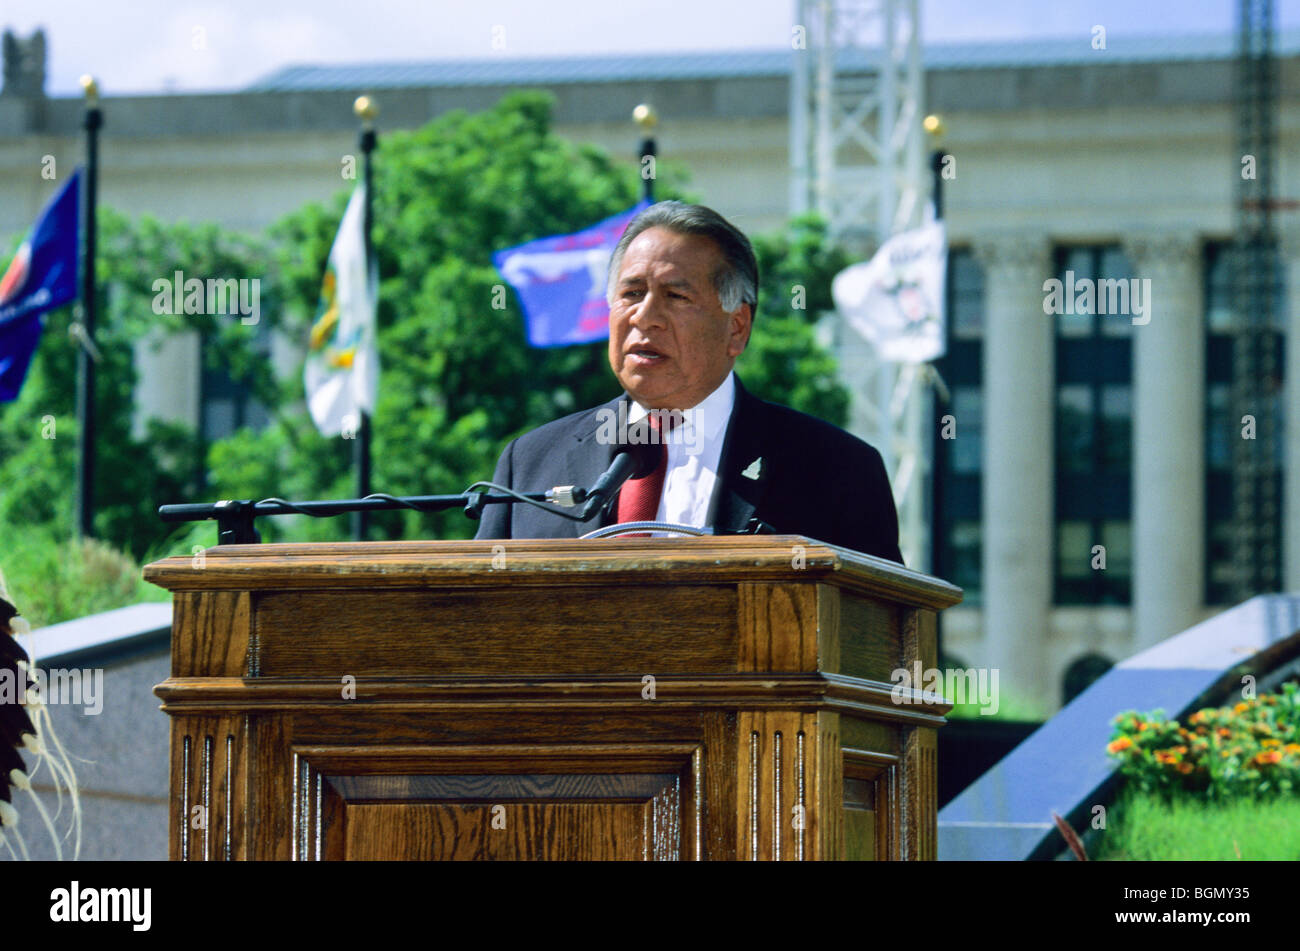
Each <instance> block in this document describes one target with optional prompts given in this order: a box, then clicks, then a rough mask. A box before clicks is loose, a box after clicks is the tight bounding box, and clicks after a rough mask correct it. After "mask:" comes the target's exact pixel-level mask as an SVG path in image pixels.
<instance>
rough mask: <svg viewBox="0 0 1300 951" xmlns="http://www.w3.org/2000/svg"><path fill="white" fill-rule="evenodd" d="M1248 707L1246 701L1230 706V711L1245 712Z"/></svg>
mask: <svg viewBox="0 0 1300 951" xmlns="http://www.w3.org/2000/svg"><path fill="white" fill-rule="evenodd" d="M1249 709H1250V704H1248V703H1239V704H1237V705H1236V706H1235V707H1233V708H1232V712H1233V713H1245V712H1246V711H1247V710H1249Z"/></svg>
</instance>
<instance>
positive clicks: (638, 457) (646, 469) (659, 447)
mask: <svg viewBox="0 0 1300 951" xmlns="http://www.w3.org/2000/svg"><path fill="white" fill-rule="evenodd" d="M663 452H664V447H663V437H662V435H661V434H660V432H659V431H658V430H657V429H653V428H652V427H651V426H650V424H649V423H648V422H646V420H644V419H643V420H640V421H639V422H636V423H633V424H631V425H630V426H628V427H627V439H626V440H624V441H623V442H620V443H619V444H618V448H617V449H616V450H615V451H614V455H616V456H617V455H619V454H621V453H627V454H628V455H629V456H631V457H632V463H633V469H632V474H631V475H630V476H628V478H629V479H644V478H645V477H646V476H648V475H649V474H650V473H652V472H654V471H655V469H657V468H659V460H660V458H662V456H663Z"/></svg>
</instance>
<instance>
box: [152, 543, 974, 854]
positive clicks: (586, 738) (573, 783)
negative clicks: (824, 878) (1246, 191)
mask: <svg viewBox="0 0 1300 951" xmlns="http://www.w3.org/2000/svg"><path fill="white" fill-rule="evenodd" d="M792 545H793V546H802V551H801V552H800V555H799V558H798V559H797V561H798V563H797V565H796V564H792V562H791V557H790V555H791V550H792ZM504 549H505V550H504V556H505V557H504V561H501V560H500V559H498V564H497V565H496V566H493V565H491V564H488V563H486V559H487V558H489V557H490V555H491V554H494V553H493V552H492V546H491V545H485V544H484V543H474V542H454V543H452V542H428V543H422V542H415V543H375V544H370V543H367V544H352V543H340V544H331V545H265V546H220V547H219V548H217V549H212V550H210V551H208V552H207V553H206V557H205V563H204V567H203V568H202V569H198V568H196V567H195V566H194V565H193V564H192V563H191V562H190V560H189V559H168V560H165V561H163V562H159V563H157V564H155V565H152V566H150V568H149V569H148V571H147V574H148V575H149V576H150V577H151V580H154V581H157V582H159V583H164V584H167V585H169V586H171V587H172V588H173V589H174V590H175V592H176V613H175V622H174V628H173V654H172V675H171V677H169V678H168V680H167V681H165V682H164V683H163V684H160V685H159V686H158V687H157V688H156V690H155V692H156V693H157V694H158V696H159V697H160V698H161V699H162V700H163V709H164V710H165V711H166V712H167V713H168V714H169V715H171V716H172V718H173V721H172V723H173V740H172V758H171V784H172V808H171V809H170V810H169V811H170V813H171V816H170V820H169V822H170V831H171V836H172V842H171V854H172V856H173V858H187V859H223V858H227V857H229V858H253V859H267V860H279V861H284V860H292V859H297V860H302V861H311V860H342V859H347V858H363V857H365V858H408V859H430V858H440V859H461V858H475V859H524V860H533V859H536V860H550V859H557V858H579V859H592V858H619V859H623V858H635V859H642V860H676V859H723V860H730V859H739V858H755V859H779V860H799V859H835V858H842V857H845V856H856V855H867V854H874V855H875V856H876V857H879V858H901V857H933V833H934V810H933V796H934V783H933V778H934V764H933V748H934V742H933V740H934V732H935V729H936V728H938V727H939V726H941V725H942V724H943V722H944V720H943V715H944V713H946V712H947V710H948V706H947V705H946V704H945V703H943V702H940V701H939V700H937V699H934V698H924V697H919V696H910V695H909V696H908V697H907V698H906V701H905V702H902V703H899V702H895V701H896V698H895V696H894V693H893V691H892V689H891V688H892V684H891V683H890V681H889V673H890V672H891V671H892V669H893V668H894V667H896V666H898V665H899V664H901V662H902V661H903V660H904V658H905V657H910V656H914V657H917V658H927V657H929V656H930V655H932V653H933V650H932V645H933V618H934V611H935V610H937V609H939V608H941V607H942V606H944V605H946V604H949V603H952V602H953V600H955V599H956V598H957V597H959V596H960V592H958V591H957V590H956V589H953V588H952V587H951V586H948V585H945V584H944V583H943V582H940V581H938V580H937V579H929V578H926V577H925V576H921V575H917V574H916V573H914V572H907V571H905V570H903V569H900V568H898V566H895V565H891V564H890V563H887V562H882V561H880V560H879V559H873V558H867V557H866V556H861V555H858V554H857V553H853V552H847V551H845V550H841V549H834V548H831V547H830V546H824V545H820V544H819V543H815V542H808V540H807V539H800V538H798V537H789V538H780V537H775V536H760V537H752V538H718V539H694V540H689V543H688V544H680V543H679V540H659V539H623V540H617V541H612V542H611V541H603V542H579V541H575V540H556V541H548V542H537V543H534V542H509V543H506V544H505V545H504ZM495 554H497V555H500V554H502V553H501V551H500V550H498V551H497V552H496V553H495ZM651 678H653V679H652V680H651ZM927 744H928V746H927ZM927 749H928V750H929V751H930V753H929V754H927V753H926V750H927ZM927 755H928V756H929V758H928V759H927ZM864 783H865V784H867V785H866V786H864V785H863V784H864ZM855 797H856V798H855ZM927 797H928V800H929V801H928V807H927V802H926V801H925V800H926V799H927ZM846 804H847V805H846ZM194 805H199V806H201V807H202V809H203V812H204V815H206V816H207V817H208V822H207V824H206V826H204V825H203V824H199V825H194V826H191V824H190V823H188V822H185V821H183V819H185V818H186V817H187V816H189V815H190V813H189V812H187V810H192V807H193V806H194ZM494 806H495V807H501V809H500V810H497V812H496V813H494V812H493V809H492V807H494ZM502 817H503V821H504V825H500V824H498V825H496V826H494V825H493V819H494V818H495V819H498V820H501V818H502Z"/></svg>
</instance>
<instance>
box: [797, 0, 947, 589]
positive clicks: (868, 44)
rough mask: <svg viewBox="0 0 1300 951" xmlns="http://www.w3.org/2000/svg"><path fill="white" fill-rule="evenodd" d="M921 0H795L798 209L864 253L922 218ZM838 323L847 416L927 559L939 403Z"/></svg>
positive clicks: (916, 553)
mask: <svg viewBox="0 0 1300 951" xmlns="http://www.w3.org/2000/svg"><path fill="white" fill-rule="evenodd" d="M919 6H920V4H919V0H795V36H796V42H795V50H794V68H793V71H792V73H791V82H790V163H791V173H792V175H791V183H790V211H791V213H792V214H802V213H804V212H807V211H811V210H815V211H817V212H818V213H820V214H821V216H822V217H823V218H824V219H825V220H826V221H827V223H828V228H829V236H830V238H831V240H832V241H835V242H837V243H839V244H840V245H841V246H843V247H844V248H846V249H847V250H848V251H849V253H850V254H851V255H852V256H854V257H855V258H857V259H858V260H863V259H865V258H867V257H868V256H869V254H870V253H871V252H872V251H874V250H875V248H876V247H878V246H879V245H880V244H881V243H882V242H883V241H884V240H885V239H886V238H888V237H889V236H890V235H892V234H895V233H897V232H899V231H903V230H906V229H908V228H911V227H915V226H916V225H917V224H919V223H920V222H921V220H922V217H923V213H924V205H925V200H926V198H927V195H928V192H927V189H928V185H929V175H928V173H927V169H926V161H925V152H924V147H923V142H922V138H923V137H922V128H921V120H922V116H923V115H924V110H923V107H922V99H923V93H924V87H923V76H922V71H921V38H920V10H919ZM801 33H802V38H803V41H804V43H803V45H802V47H801V46H800V43H799V37H800V34H801ZM830 328H831V335H832V337H833V339H834V348H835V352H836V356H837V358H838V361H839V364H840V373H841V376H842V377H843V379H844V381H845V384H846V385H847V386H848V388H849V391H850V393H851V394H852V397H853V402H852V404H851V408H850V418H849V425H848V428H849V430H850V431H851V432H853V433H854V434H855V435H857V436H860V437H861V438H863V439H866V440H867V441H868V442H870V443H871V444H872V445H874V446H875V447H876V448H877V449H879V450H880V453H881V455H882V456H883V457H884V460H885V466H886V468H887V469H888V470H889V474H890V481H891V483H892V484H893V488H894V499H895V502H896V504H897V505H898V510H899V523H900V535H901V541H900V543H901V546H902V549H903V556H904V558H905V559H906V561H907V563H908V564H909V565H913V566H917V567H920V566H922V565H929V564H930V563H931V558H930V555H929V552H928V544H929V534H928V533H927V532H926V531H925V530H924V525H925V519H926V516H927V513H926V511H925V504H926V498H925V493H924V491H923V490H924V481H925V475H926V471H925V469H926V455H925V453H924V440H923V437H922V434H923V433H924V432H925V428H924V427H925V420H928V419H929V418H930V414H929V409H928V406H927V405H926V404H927V403H928V402H929V401H928V399H927V394H926V392H925V389H924V387H923V386H922V385H921V384H920V381H919V376H918V373H917V368H916V367H914V366H907V365H899V364H892V363H884V362H882V361H880V360H879V359H878V358H877V356H876V354H875V352H874V350H873V349H872V347H871V346H870V345H869V344H868V343H867V342H866V341H865V340H863V339H862V337H861V336H860V335H859V334H858V333H857V332H856V331H854V330H853V329H851V328H850V327H849V326H848V325H847V323H846V322H845V321H844V320H843V319H832V320H831V322H830Z"/></svg>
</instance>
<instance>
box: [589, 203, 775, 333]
mask: <svg viewBox="0 0 1300 951" xmlns="http://www.w3.org/2000/svg"><path fill="white" fill-rule="evenodd" d="M647 228H665V229H667V230H668V231H674V232H676V233H677V234H697V235H702V236H704V237H706V238H710V239H712V241H713V243H714V244H716V245H717V246H718V250H719V251H721V252H722V267H720V268H718V270H717V272H716V273H715V274H714V275H713V287H714V290H716V291H717V292H718V303H719V304H721V305H722V309H723V310H724V311H726V312H727V313H728V314H731V313H735V312H736V311H737V310H739V309H740V305H741V304H749V305H750V307H751V309H752V312H753V313H755V314H756V312H757V308H758V260H757V259H756V258H755V257H754V247H753V245H751V244H750V243H749V239H748V238H746V237H745V235H744V233H743V232H741V231H740V229H739V228H737V227H736V226H735V225H733V224H732V223H731V222H730V221H728V220H727V219H726V218H724V217H722V215H720V214H718V213H717V212H716V211H714V210H713V209H712V208H706V207H705V206H704V205H687V204H685V203H684V202H680V201H661V202H658V203H656V204H653V205H651V206H650V207H649V208H647V209H646V210H645V211H643V212H641V214H639V215H637V216H636V217H635V218H633V219H632V221H631V222H630V223H629V224H628V226H627V230H626V231H624V232H623V237H622V238H621V239H620V240H619V242H618V246H617V247H615V248H614V253H613V254H612V255H610V258H609V274H608V276H607V277H606V281H605V299H606V300H607V301H608V302H609V305H610V306H611V307H613V306H614V282H615V281H616V280H617V279H618V272H619V268H621V267H622V266H623V254H624V252H626V251H627V247H628V245H630V244H631V243H632V242H633V241H634V240H635V239H636V236H637V235H639V234H640V233H641V232H642V231H645V230H646V229H647Z"/></svg>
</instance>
